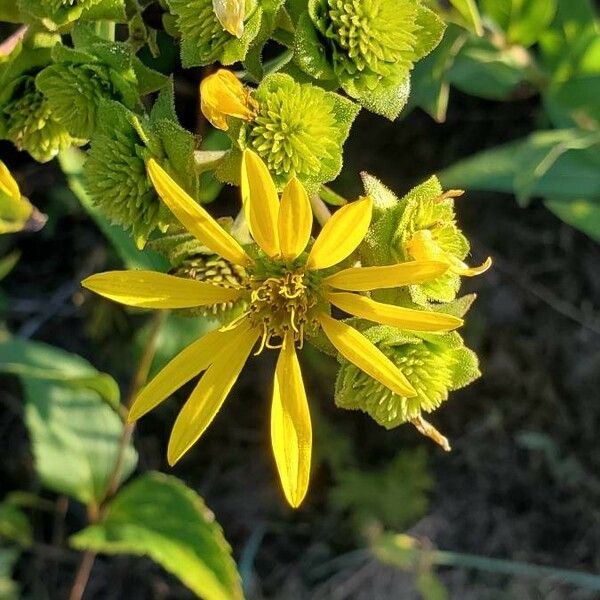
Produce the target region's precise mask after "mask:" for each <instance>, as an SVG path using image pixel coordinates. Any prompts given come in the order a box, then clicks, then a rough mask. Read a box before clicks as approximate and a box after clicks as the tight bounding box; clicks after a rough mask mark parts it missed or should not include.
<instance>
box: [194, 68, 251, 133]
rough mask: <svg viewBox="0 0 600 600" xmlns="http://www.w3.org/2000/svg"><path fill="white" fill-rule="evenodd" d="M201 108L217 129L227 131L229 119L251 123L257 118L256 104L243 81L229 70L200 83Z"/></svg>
mask: <svg viewBox="0 0 600 600" xmlns="http://www.w3.org/2000/svg"><path fill="white" fill-rule="evenodd" d="M200 108H201V110H202V112H203V113H204V116H205V117H206V118H207V119H208V120H209V121H210V122H211V124H212V125H213V126H214V127H216V128H217V129H222V130H223V131H227V130H228V129H229V124H228V123H227V117H235V118H237V119H243V120H245V121H249V120H251V119H253V118H254V117H255V116H256V102H255V101H254V100H253V98H252V96H251V95H250V93H249V91H248V89H247V88H246V87H245V86H244V84H242V83H241V81H240V80H239V79H238V78H237V77H236V76H235V75H234V74H233V73H232V72H231V71H228V70H227V69H219V70H218V71H217V72H216V73H213V74H212V75H209V76H208V77H205V78H204V79H203V80H202V82H201V83H200Z"/></svg>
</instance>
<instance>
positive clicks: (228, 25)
mask: <svg viewBox="0 0 600 600" xmlns="http://www.w3.org/2000/svg"><path fill="white" fill-rule="evenodd" d="M245 8H246V0H213V9H214V11H215V15H216V16H217V19H219V23H221V25H222V26H223V29H225V31H228V32H229V33H230V34H231V35H235V37H237V38H241V37H242V35H243V33H244V12H245Z"/></svg>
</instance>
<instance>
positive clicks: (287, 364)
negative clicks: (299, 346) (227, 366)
mask: <svg viewBox="0 0 600 600" xmlns="http://www.w3.org/2000/svg"><path fill="white" fill-rule="evenodd" d="M271 443H272V445H273V454H274V455H275V463H276V464H277V470H278V471H279V477H280V479H281V485H282V487H283V491H284V493H285V497H286V499H287V501H288V502H289V503H290V505H291V506H292V507H294V508H297V507H298V506H300V503H301V502H302V500H304V496H306V491H307V490H308V480H309V477H310V457H311V450H312V427H311V422H310V412H309V409H308V401H307V399H306V391H305V390H304V383H303V382H302V373H301V372H300V365H299V363H298V357H297V356H296V349H295V348H294V341H293V339H292V338H291V337H290V336H286V338H285V340H284V344H283V348H282V349H281V353H280V354H279V359H278V360H277V368H276V370H275V379H274V382H273V404H272V407H271Z"/></svg>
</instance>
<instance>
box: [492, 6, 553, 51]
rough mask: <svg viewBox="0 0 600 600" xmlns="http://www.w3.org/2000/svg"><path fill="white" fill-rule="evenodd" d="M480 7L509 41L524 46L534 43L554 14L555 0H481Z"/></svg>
mask: <svg viewBox="0 0 600 600" xmlns="http://www.w3.org/2000/svg"><path fill="white" fill-rule="evenodd" d="M481 7H482V10H483V12H484V13H485V14H486V15H488V16H489V17H491V18H492V19H493V20H494V21H495V22H496V23H497V24H498V26H499V27H500V28H501V29H502V30H503V31H504V32H506V38H507V40H508V42H509V43H511V44H521V45H522V46H526V47H527V46H531V45H532V44H535V42H536V41H537V40H538V38H539V36H540V35H541V34H542V33H544V31H545V30H546V28H547V27H548V25H550V23H551V22H552V19H553V18H554V15H555V14H556V0H481Z"/></svg>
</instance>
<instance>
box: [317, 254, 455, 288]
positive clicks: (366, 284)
mask: <svg viewBox="0 0 600 600" xmlns="http://www.w3.org/2000/svg"><path fill="white" fill-rule="evenodd" d="M448 268H449V267H448V264H446V263H443V262H436V261H433V260H424V261H410V262H405V263H399V264H397V265H386V266H382V267H351V268H349V269H344V270H343V271H340V272H339V273H335V274H334V275H330V276H329V277H326V278H325V279H324V280H323V283H326V284H328V285H330V286H332V287H334V288H338V289H339V290H350V291H354V292H368V291H369V290H378V289H383V288H395V287H399V286H401V285H411V284H414V283H422V282H424V281H429V280H430V279H435V278H436V277H439V276H440V275H443V274H444V273H445V272H446V271H447V270H448Z"/></svg>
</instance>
